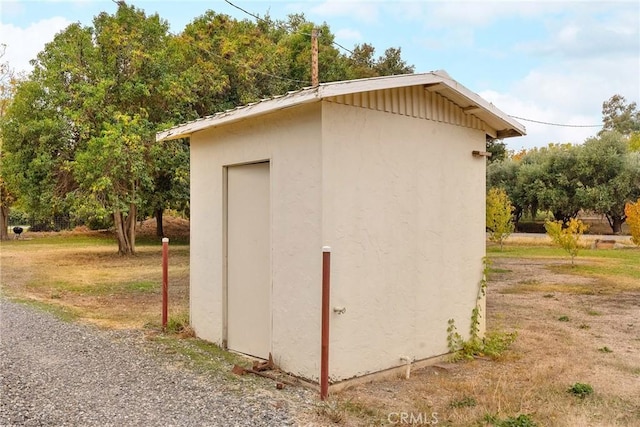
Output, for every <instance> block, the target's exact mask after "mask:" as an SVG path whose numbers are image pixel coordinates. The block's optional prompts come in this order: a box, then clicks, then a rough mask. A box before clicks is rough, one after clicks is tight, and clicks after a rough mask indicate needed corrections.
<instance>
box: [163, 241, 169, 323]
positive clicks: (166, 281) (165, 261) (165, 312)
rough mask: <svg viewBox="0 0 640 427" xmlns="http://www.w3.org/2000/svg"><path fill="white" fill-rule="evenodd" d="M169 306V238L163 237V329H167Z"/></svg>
mask: <svg viewBox="0 0 640 427" xmlns="http://www.w3.org/2000/svg"><path fill="white" fill-rule="evenodd" d="M168 308H169V239H167V238H166V237H164V238H163V239H162V330H163V331H166V330H167V320H168V319H167V318H168Z"/></svg>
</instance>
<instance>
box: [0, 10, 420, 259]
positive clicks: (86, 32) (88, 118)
mask: <svg viewBox="0 0 640 427" xmlns="http://www.w3.org/2000/svg"><path fill="white" fill-rule="evenodd" d="M117 4H118V8H117V11H116V12H115V13H114V14H108V13H100V14H99V15H98V16H96V17H95V18H94V20H93V23H92V25H91V26H82V25H80V24H72V25H70V26H69V27H67V28H66V29H65V30H63V31H62V32H60V33H59V34H57V35H56V36H55V38H54V39H53V40H52V41H51V42H50V43H48V44H47V45H46V46H45V49H44V50H43V51H42V52H40V53H39V54H38V56H37V58H36V59H35V60H34V61H33V65H34V70H33V72H32V73H31V75H30V76H29V78H28V79H27V81H25V82H22V83H21V84H20V85H19V86H18V88H17V92H16V96H15V100H14V102H13V104H12V106H11V108H10V109H9V110H8V114H7V120H5V121H4V122H3V124H2V129H1V131H2V137H3V138H4V140H5V141H6V148H7V150H6V152H7V156H6V157H5V158H4V159H3V171H4V170H6V171H7V173H11V174H12V176H13V177H14V178H12V181H13V182H14V183H15V184H16V188H20V189H21V194H20V199H21V201H20V202H21V204H22V206H24V207H25V210H26V211H27V212H28V213H30V214H31V215H32V216H39V217H43V218H44V217H46V216H49V217H50V216H52V215H67V216H73V217H75V218H76V219H78V220H79V221H87V220H91V219H98V220H100V221H101V222H104V221H107V220H110V221H112V223H113V225H114V227H115V231H116V235H117V237H118V243H119V252H120V253H121V254H132V253H134V252H135V227H134V225H135V221H136V219H137V217H139V216H146V215H150V214H153V215H154V216H155V217H156V220H157V221H158V225H159V227H158V231H159V234H162V230H161V224H162V212H163V210H164V209H166V208H174V209H180V210H186V209H188V200H189V199H188V198H189V193H188V189H189V185H188V174H189V165H188V157H189V147H188V143H186V142H185V141H184V140H182V141H170V142H166V143H162V145H161V146H160V145H157V144H156V143H155V142H154V133H155V132H156V131H158V130H161V129H165V128H167V127H168V126H171V125H174V124H177V123H180V122H184V121H187V120H192V119H196V118H199V117H202V116H205V115H210V114H214V113H217V112H219V111H224V110H227V109H230V108H235V107H237V106H239V105H242V104H246V103H250V102H254V101H258V100H260V99H262V98H267V97H271V96H274V95H279V94H282V93H285V92H286V91H288V90H297V89H300V88H301V87H304V86H307V85H308V84H309V81H310V56H311V54H310V51H311V46H310V34H311V30H312V29H314V28H319V29H320V40H319V45H320V52H319V55H320V61H319V62H320V79H321V81H333V80H343V79H348V78H353V77H365V76H367V77H368V76H373V75H382V74H398V73H404V72H411V71H413V67H412V66H409V65H407V64H406V63H405V61H403V60H402V58H401V51H400V49H399V48H397V49H395V48H391V49H387V50H386V51H385V54H384V55H383V56H380V57H379V58H378V59H377V60H373V59H371V61H370V63H369V64H367V66H366V67H365V68H362V67H361V65H358V67H356V66H355V65H354V64H355V62H354V60H353V58H352V57H350V56H347V55H346V54H344V53H341V51H340V50H338V49H337V48H336V45H335V43H334V36H333V34H332V33H331V31H330V29H329V27H328V25H327V24H323V25H316V24H314V23H312V22H309V21H307V20H306V19H305V17H304V15H291V16H289V18H288V20H287V21H273V20H271V18H269V17H268V16H267V17H265V18H260V19H258V21H257V22H252V21H249V20H242V21H238V20H235V19H233V18H231V17H229V16H226V15H222V14H217V13H215V12H213V11H208V12H206V13H205V14H203V15H202V16H199V17H197V18H195V19H194V20H193V21H192V22H191V23H189V24H188V25H187V26H186V27H185V29H184V31H182V32H180V33H179V34H177V35H172V34H171V33H169V30H168V28H169V27H168V24H167V22H166V21H165V20H163V19H161V18H160V17H159V16H158V15H155V14H154V15H149V16H147V15H146V14H145V13H144V12H143V11H142V10H140V9H137V8H135V7H133V6H129V5H127V4H126V3H125V2H124V1H119V2H117ZM365 51H366V52H364V53H363V56H365V57H371V58H373V50H372V49H371V50H369V49H365ZM354 55H355V52H354V53H353V54H352V56H354ZM5 162H6V163H7V166H6V169H5ZM9 171H10V172H9Z"/></svg>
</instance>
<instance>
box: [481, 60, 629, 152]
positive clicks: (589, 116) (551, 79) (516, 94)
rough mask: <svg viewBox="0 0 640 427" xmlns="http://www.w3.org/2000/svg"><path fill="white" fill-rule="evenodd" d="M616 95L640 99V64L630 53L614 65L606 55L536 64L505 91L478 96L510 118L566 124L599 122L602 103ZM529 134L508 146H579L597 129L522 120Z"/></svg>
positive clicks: (513, 147) (510, 141)
mask: <svg viewBox="0 0 640 427" xmlns="http://www.w3.org/2000/svg"><path fill="white" fill-rule="evenodd" d="M614 94H621V95H623V96H624V97H625V98H626V99H627V101H628V102H634V101H635V102H638V101H640V99H639V97H640V64H639V63H638V58H637V57H635V58H633V57H629V58H626V59H622V60H620V61H618V62H617V63H616V64H615V66H613V67H612V64H611V62H610V61H608V60H607V59H606V58H603V59H598V58H586V59H584V58H582V59H577V60H568V61H561V62H558V63H557V64H554V65H552V66H546V67H538V68H536V69H534V70H532V71H530V72H529V73H528V74H527V75H526V76H525V77H524V78H523V79H521V80H519V81H516V82H513V83H512V84H511V85H510V86H509V88H508V90H507V91H505V92H496V91H484V92H482V93H480V96H482V97H483V98H485V99H487V100H489V101H490V102H493V103H494V104H495V105H496V106H497V107H498V108H500V109H501V110H503V111H505V112H506V113H507V114H510V115H512V116H518V117H522V118H525V119H531V120H537V121H542V122H549V123H556V124H568V125H599V124H601V123H602V103H603V102H604V101H606V100H608V99H609V98H610V97H611V96H612V95H614ZM521 122H522V123H523V124H524V125H525V126H526V127H527V136H526V137H523V138H513V139H508V140H506V142H507V144H508V145H509V147H510V148H512V149H518V148H522V147H525V148H530V147H534V146H544V145H547V144H548V143H550V142H571V143H574V144H580V143H582V142H584V140H585V139H586V138H588V137H590V136H593V135H595V134H596V133H597V132H598V131H599V130H600V128H599V127H564V126H551V125H543V124H537V123H531V122H528V121H521Z"/></svg>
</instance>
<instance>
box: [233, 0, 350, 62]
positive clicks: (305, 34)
mask: <svg viewBox="0 0 640 427" xmlns="http://www.w3.org/2000/svg"><path fill="white" fill-rule="evenodd" d="M224 1H225V3H227V4H229V5H230V6H233V7H235V8H236V9H238V10H240V11H242V12H244V13H246V14H247V15H249V16H252V17H254V18H255V19H257V20H259V21H262V22H266V23H270V22H269V21H267V20H266V19H264V18H262V17H260V15H256V14H254V13H251V12H249V11H247V10H246V9H243V8H241V7H240V6H238V5H235V4H233V3H232V2H230V1H229V0H224ZM282 27H284V28H285V29H286V30H289V31H291V28H290V27H288V26H287V25H284V26H282ZM295 32H296V33H298V34H302V35H303V36H308V37H311V34H309V33H304V32H302V31H295ZM331 43H332V44H334V45H336V46H338V47H339V48H340V49H344V50H345V51H347V52H349V53H350V54H351V55H355V53H354V52H353V51H352V50H351V49H347V48H346V47H344V46H342V45H341V44H340V43H338V42H336V41H332V42H331Z"/></svg>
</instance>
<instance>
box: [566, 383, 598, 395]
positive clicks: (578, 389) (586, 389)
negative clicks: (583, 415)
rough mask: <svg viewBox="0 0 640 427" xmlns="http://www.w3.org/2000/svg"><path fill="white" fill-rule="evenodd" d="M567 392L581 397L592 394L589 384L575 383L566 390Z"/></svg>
mask: <svg viewBox="0 0 640 427" xmlns="http://www.w3.org/2000/svg"><path fill="white" fill-rule="evenodd" d="M567 392H568V393H571V394H573V395H574V396H577V397H579V398H581V399H584V398H585V397H587V396H589V395H591V394H593V387H591V385H590V384H584V383H575V384H573V385H572V386H571V387H569V389H568V390H567Z"/></svg>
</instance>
